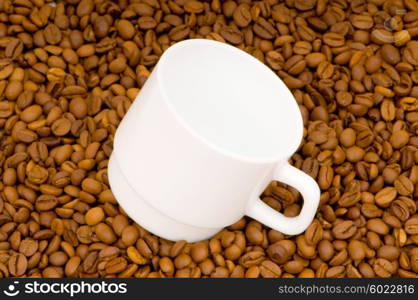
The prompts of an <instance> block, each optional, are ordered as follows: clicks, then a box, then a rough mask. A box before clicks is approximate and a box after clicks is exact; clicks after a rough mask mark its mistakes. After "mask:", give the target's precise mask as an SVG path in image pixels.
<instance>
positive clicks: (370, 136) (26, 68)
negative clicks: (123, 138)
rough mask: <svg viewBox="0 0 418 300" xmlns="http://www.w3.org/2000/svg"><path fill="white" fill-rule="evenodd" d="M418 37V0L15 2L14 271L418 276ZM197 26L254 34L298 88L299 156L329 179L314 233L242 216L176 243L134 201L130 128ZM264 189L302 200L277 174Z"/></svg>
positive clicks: (6, 241) (217, 35)
mask: <svg viewBox="0 0 418 300" xmlns="http://www.w3.org/2000/svg"><path fill="white" fill-rule="evenodd" d="M417 36H418V3H417V1H415V0H263V1H251V0H234V1H232V0H227V1H221V0H208V1H203V0H201V1H196V0H115V1H110V0H66V1H63V0H57V1H56V2H51V1H50V0H13V1H12V0H2V1H0V277H25V276H26V277H137V278H142V277H249V278H255V277H417V276H418V213H417V205H418V135H417V133H418V41H417V40H414V39H415V38H416V37H417ZM190 38H206V39H212V40H217V41H221V42H225V43H229V44H232V45H235V46H236V47H238V48H240V49H243V50H244V51H246V52H248V53H250V54H251V55H253V56H255V57H256V58H257V59H259V60H260V61H262V62H263V63H265V64H266V65H267V66H269V67H270V68H271V69H272V70H273V71H274V72H276V73H277V75H278V76H279V77H280V78H282V79H283V81H284V82H285V83H286V85H287V86H288V87H289V88H290V89H291V90H292V92H293V94H294V96H295V98H296V101H297V102H298V104H299V107H300V110H301V112H302V115H303V120H304V124H305V132H304V140H303V144H302V145H301V147H300V148H299V150H298V152H297V153H296V154H295V155H294V156H293V157H292V159H291V163H292V164H293V165H294V166H296V167H297V168H300V169H302V170H303V171H304V172H306V173H308V174H309V175H310V176H312V177H313V178H314V179H315V180H316V181H317V182H318V184H319V186H320V188H321V202H320V207H319V209H318V213H317V215H316V218H315V220H314V222H313V223H312V225H311V226H310V227H309V228H308V229H307V230H306V232H305V233H303V234H301V235H298V236H286V235H283V234H282V233H280V232H277V231H275V230H271V229H269V228H267V227H265V226H263V225H261V224H260V223H258V222H256V221H254V220H251V219H249V218H242V219H241V220H239V221H238V222H237V223H236V224H234V225H232V226H230V227H229V228H226V229H224V230H223V231H222V232H220V233H219V234H218V235H216V236H215V237H213V238H212V239H210V240H208V241H203V242H199V243H194V244H189V243H186V242H183V241H180V242H176V243H173V242H169V241H166V240H163V239H161V238H159V237H157V236H154V235H152V234H150V233H149V232H147V231H146V230H144V229H143V228H141V227H140V226H138V225H137V224H135V223H134V222H133V221H132V220H130V219H129V218H128V217H127V215H126V214H125V212H124V211H123V210H122V209H121V208H120V207H119V205H118V203H117V201H116V199H115V198H114V196H113V194H112V191H111V190H110V189H109V182H108V177H107V164H108V158H109V156H110V154H111V152H112V141H113V137H114V133H115V130H116V128H117V126H118V124H119V122H120V120H121V119H122V118H123V116H124V114H125V113H126V111H127V110H128V108H129V106H130V104H131V103H132V101H134V99H135V96H136V95H137V94H138V92H139V91H140V89H141V87H142V86H143V84H144V82H145V81H146V80H147V77H148V76H149V74H150V72H151V71H152V68H153V67H154V66H155V64H156V62H157V61H158V59H159V57H160V56H161V54H162V53H163V52H164V51H165V50H166V49H167V48H168V47H169V46H170V45H172V44H174V43H175V42H178V41H180V40H184V39H190ZM277 100H278V101H280V99H277ZM254 101H257V99H254ZM161 188H164V180H162V181H161ZM263 200H264V201H265V202H266V203H267V204H268V205H270V206H271V207H273V208H274V209H276V210H278V211H281V212H282V213H284V214H285V215H286V216H295V215H297V214H298V213H299V211H300V208H301V205H302V198H301V196H300V195H299V194H298V192H297V191H296V190H294V189H293V188H291V187H287V186H285V185H283V184H281V183H278V182H273V183H271V185H270V186H269V187H268V188H267V189H266V191H265V192H264V194H263Z"/></svg>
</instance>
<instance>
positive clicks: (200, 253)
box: [190, 243, 209, 263]
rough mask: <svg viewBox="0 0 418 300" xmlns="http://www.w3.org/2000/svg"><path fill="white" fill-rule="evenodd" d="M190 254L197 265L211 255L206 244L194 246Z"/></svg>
mask: <svg viewBox="0 0 418 300" xmlns="http://www.w3.org/2000/svg"><path fill="white" fill-rule="evenodd" d="M190 254H191V256H192V258H193V260H194V261H195V262H196V263H199V262H202V261H203V260H205V259H206V258H207V257H208V255H209V250H208V247H207V245H206V244H205V243H197V244H194V245H193V246H192V248H191V251H190Z"/></svg>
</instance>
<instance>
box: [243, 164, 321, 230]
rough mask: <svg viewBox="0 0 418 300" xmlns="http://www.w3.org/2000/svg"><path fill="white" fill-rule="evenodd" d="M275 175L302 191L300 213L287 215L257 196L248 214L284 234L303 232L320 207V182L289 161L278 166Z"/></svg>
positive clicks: (247, 211) (250, 205) (250, 204)
mask: <svg viewBox="0 0 418 300" xmlns="http://www.w3.org/2000/svg"><path fill="white" fill-rule="evenodd" d="M273 177H274V179H275V180H278V181H280V182H283V183H286V184H288V185H290V186H292V187H294V188H296V189H297V190H299V191H300V192H301V194H302V197H303V200H304V203H303V207H302V210H301V212H300V214H299V215H298V216H296V217H286V216H284V215H283V214H281V213H279V212H277V211H275V210H274V209H272V208H271V207H270V206H268V205H267V204H265V203H264V202H263V201H261V199H260V198H257V199H255V201H251V202H250V203H249V206H248V207H247V209H246V215H247V216H249V217H251V218H253V219H256V220H258V221H260V222H261V223H263V224H265V225H267V226H269V227H270V228H272V229H275V230H277V231H280V232H282V233H284V234H289V235H296V234H299V233H302V232H303V231H305V229H306V228H307V227H308V226H309V224H310V223H311V222H312V220H313V218H314V216H315V213H316V210H317V208H318V204H319V198H320V194H321V193H320V190H319V187H318V184H317V183H316V182H315V180H313V179H312V177H310V176H309V175H307V174H306V173H304V172H302V171H301V170H299V169H297V168H295V167H293V166H291V165H290V164H289V163H287V162H286V164H285V165H280V166H278V167H277V169H276V171H275V172H274V175H273Z"/></svg>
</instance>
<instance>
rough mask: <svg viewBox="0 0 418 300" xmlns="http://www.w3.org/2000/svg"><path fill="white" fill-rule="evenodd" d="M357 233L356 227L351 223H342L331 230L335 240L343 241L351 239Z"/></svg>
mask: <svg viewBox="0 0 418 300" xmlns="http://www.w3.org/2000/svg"><path fill="white" fill-rule="evenodd" d="M356 232H357V227H356V225H355V224H354V222H353V221H342V222H341V223H339V224H337V225H336V226H334V228H333V229H332V233H333V235H334V236H335V237H336V238H337V239H341V240H345V239H349V238H350V237H352V236H353V235H354V234H355V233H356Z"/></svg>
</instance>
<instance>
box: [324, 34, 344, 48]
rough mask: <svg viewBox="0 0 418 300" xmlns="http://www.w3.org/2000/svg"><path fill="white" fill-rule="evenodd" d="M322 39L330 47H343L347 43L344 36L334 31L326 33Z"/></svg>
mask: <svg viewBox="0 0 418 300" xmlns="http://www.w3.org/2000/svg"><path fill="white" fill-rule="evenodd" d="M322 40H323V41H324V43H325V44H326V45H328V46H330V47H341V46H342V45H344V43H345V38H344V36H342V35H341V34H338V33H334V32H328V33H325V34H324V35H323V38H322Z"/></svg>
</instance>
